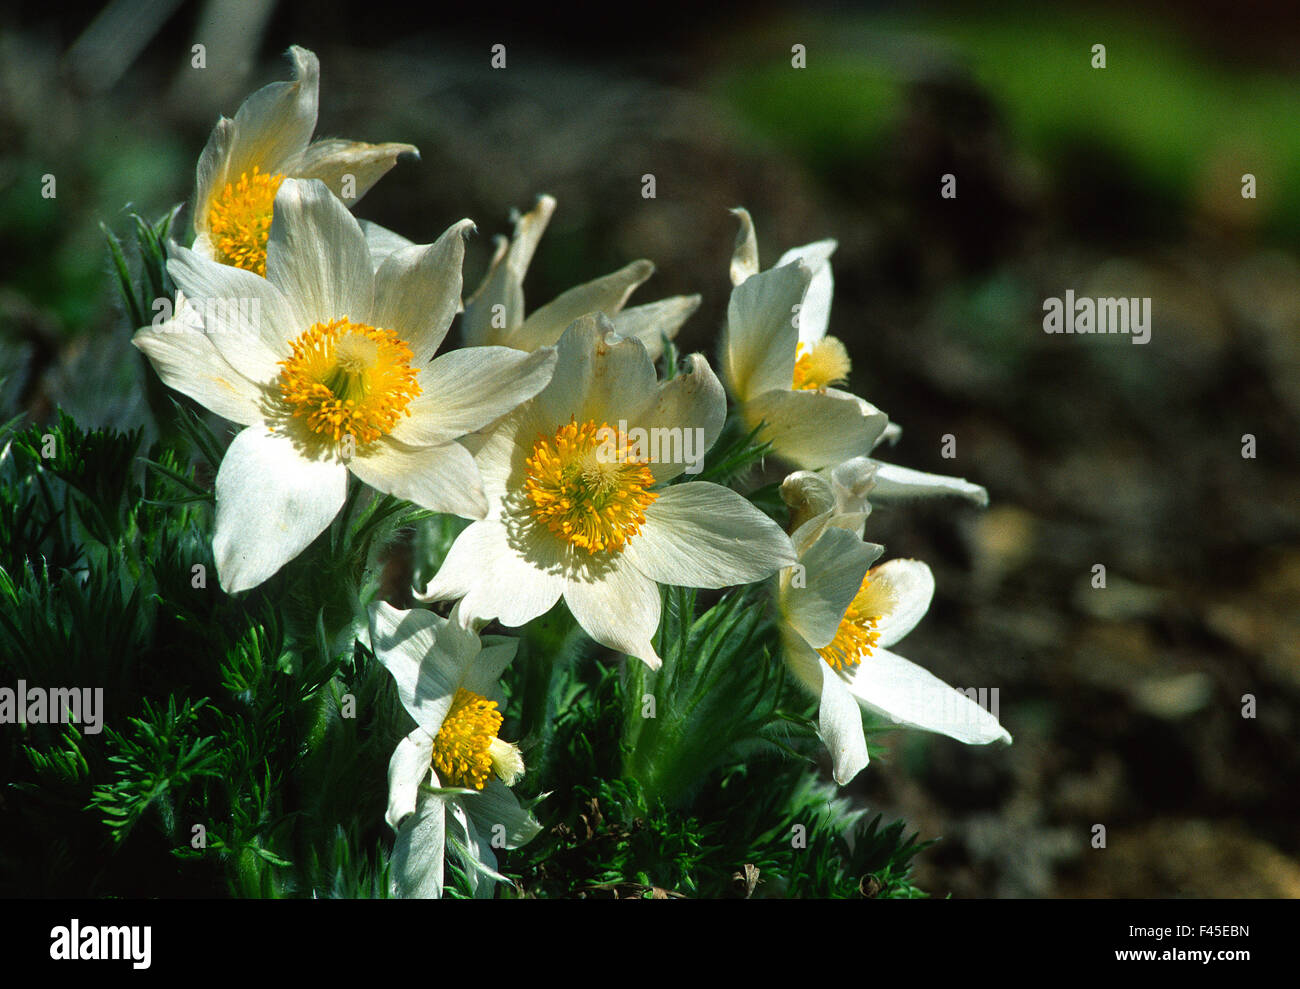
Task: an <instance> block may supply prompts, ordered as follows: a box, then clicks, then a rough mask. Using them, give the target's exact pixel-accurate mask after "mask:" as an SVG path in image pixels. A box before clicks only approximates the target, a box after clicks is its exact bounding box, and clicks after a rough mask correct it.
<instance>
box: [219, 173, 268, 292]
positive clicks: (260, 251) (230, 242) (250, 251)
mask: <svg viewBox="0 0 1300 989" xmlns="http://www.w3.org/2000/svg"><path fill="white" fill-rule="evenodd" d="M283 181H284V176H283V175H267V174H266V173H265V172H262V171H260V170H259V169H258V167H257V166H256V165H254V166H253V174H252V175H249V174H248V172H243V173H241V174H240V176H239V181H238V182H227V183H226V187H225V189H223V190H222V191H221V192H220V193H218V194H217V195H216V196H214V197H213V199H212V205H211V206H210V207H209V208H208V236H209V237H210V238H211V240H212V246H213V247H214V248H215V249H216V252H217V260H218V261H220V262H221V263H222V264H229V265H234V266H235V267H236V268H243V269H244V270H245V271H252V272H255V273H257V274H259V275H262V276H264V277H265V275H266V241H267V238H269V237H270V235H271V209H272V207H273V206H274V205H275V193H276V191H277V190H278V189H279V188H280V183H281V182H283Z"/></svg>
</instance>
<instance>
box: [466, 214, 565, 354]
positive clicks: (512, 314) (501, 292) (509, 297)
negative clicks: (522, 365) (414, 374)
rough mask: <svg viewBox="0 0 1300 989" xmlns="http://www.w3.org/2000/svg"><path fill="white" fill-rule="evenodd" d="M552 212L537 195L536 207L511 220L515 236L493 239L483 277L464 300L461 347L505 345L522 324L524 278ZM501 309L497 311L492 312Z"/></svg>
mask: <svg viewBox="0 0 1300 989" xmlns="http://www.w3.org/2000/svg"><path fill="white" fill-rule="evenodd" d="M554 212H555V200H554V199H552V198H551V197H550V196H538V197H537V205H536V206H534V207H533V208H532V209H531V210H530V211H529V212H527V213H525V214H523V215H522V216H518V217H516V219H515V235H514V237H513V238H512V239H511V240H509V241H506V240H505V239H504V238H498V239H497V249H496V253H495V255H494V256H493V258H492V264H491V266H490V267H489V268H488V273H487V276H486V277H485V278H484V279H483V281H482V282H481V283H480V284H479V287H478V288H477V289H475V290H474V294H473V295H472V296H470V297H469V298H468V299H466V300H465V318H464V319H463V320H461V329H462V331H463V332H464V334H465V345H466V346H468V347H479V346H483V345H485V344H504V345H509V337H510V334H512V333H513V332H514V331H515V330H516V329H517V328H518V327H519V326H521V325H523V322H524V275H525V274H527V272H528V265H529V264H530V263H531V262H532V260H533V253H534V252H535V251H536V250H537V242H538V241H539V240H541V238H542V234H543V233H544V232H545V230H546V225H547V224H548V223H550V222H551V214H552V213H554ZM497 306H501V307H502V308H501V309H500V310H497V311H494V310H496V307H497Z"/></svg>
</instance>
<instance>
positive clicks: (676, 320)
mask: <svg viewBox="0 0 1300 989" xmlns="http://www.w3.org/2000/svg"><path fill="white" fill-rule="evenodd" d="M699 308H700V296H698V295H674V296H672V297H671V298H668V299H660V300H659V301H658V302H647V303H646V304H645V305H641V306H631V307H630V308H627V309H623V310H621V311H619V312H618V313H617V314H616V315H613V316H610V321H611V322H612V323H613V324H614V332H615V333H617V334H618V335H619V336H622V337H636V338H637V339H638V340H640V341H641V342H642V343H643V344H645V349H646V352H647V353H648V354H649V355H650V359H651V360H652V361H657V360H659V358H660V357H662V356H663V352H664V339H665V338H667V339H669V340H672V339H673V338H674V337H676V336H677V331H678V330H680V329H681V328H682V324H683V323H685V322H686V321H687V320H688V319H690V317H691V314H692V313H694V312H695V310H697V309H699Z"/></svg>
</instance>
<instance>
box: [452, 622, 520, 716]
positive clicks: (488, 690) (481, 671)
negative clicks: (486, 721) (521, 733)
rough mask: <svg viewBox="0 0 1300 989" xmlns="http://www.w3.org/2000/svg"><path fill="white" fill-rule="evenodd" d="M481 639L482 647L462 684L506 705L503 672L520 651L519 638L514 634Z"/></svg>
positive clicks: (489, 636)
mask: <svg viewBox="0 0 1300 989" xmlns="http://www.w3.org/2000/svg"><path fill="white" fill-rule="evenodd" d="M479 641H480V642H481V644H482V648H481V649H480V650H479V653H478V655H477V656H476V657H474V661H473V662H472V663H470V665H469V668H468V669H467V670H466V671H465V677H464V679H463V680H461V684H460V685H461V686H462V687H464V688H465V689H466V690H472V691H474V693H476V694H482V695H483V696H484V697H486V698H488V700H496V701H497V702H498V703H499V704H500V705H501V706H502V707H505V703H504V698H502V697H501V674H502V673H504V672H505V668H506V667H507V666H509V665H510V663H511V661H513V660H514V658H515V653H516V652H518V651H519V640H518V639H517V638H515V637H514V636H506V635H485V636H483V637H482V638H481V639H480V640H479Z"/></svg>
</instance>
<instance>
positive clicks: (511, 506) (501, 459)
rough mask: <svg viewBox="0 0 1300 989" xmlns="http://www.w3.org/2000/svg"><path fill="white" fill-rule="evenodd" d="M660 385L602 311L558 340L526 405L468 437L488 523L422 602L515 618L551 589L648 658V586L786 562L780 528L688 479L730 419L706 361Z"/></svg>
mask: <svg viewBox="0 0 1300 989" xmlns="http://www.w3.org/2000/svg"><path fill="white" fill-rule="evenodd" d="M688 363H689V367H690V369H689V371H688V373H685V374H679V375H677V376H676V377H674V378H672V379H671V380H669V381H666V382H662V383H661V382H659V381H658V380H657V379H656V377H655V369H654V363H653V362H652V361H651V359H650V355H649V354H648V353H647V352H646V348H645V346H644V345H643V344H642V343H641V342H640V340H638V339H635V338H625V337H620V336H618V335H617V334H615V333H613V331H612V327H611V326H610V322H609V320H608V319H606V318H605V317H604V315H602V314H597V315H596V316H587V317H583V318H582V319H580V320H577V321H576V322H575V323H574V324H573V325H572V326H570V327H569V328H568V329H567V330H566V331H565V332H564V335H563V336H562V337H561V338H560V342H559V359H558V361H557V363H556V370H555V377H554V378H553V379H552V380H551V383H550V384H549V385H548V386H547V387H546V388H545V389H544V390H543V391H542V392H541V393H540V394H539V395H538V396H537V397H536V398H535V399H533V400H532V401H531V402H527V403H525V404H524V405H522V406H521V407H520V408H519V409H518V410H517V411H516V412H514V413H513V414H511V415H510V416H508V417H506V418H505V419H503V420H502V421H500V422H498V423H495V424H494V425H493V426H492V427H491V428H489V429H488V430H485V431H484V432H483V433H482V434H480V435H478V436H475V437H470V438H467V439H466V443H467V444H468V445H470V446H471V448H472V449H474V450H475V460H476V462H477V463H478V466H479V470H480V471H481V473H482V475H483V484H484V488H485V489H486V491H487V494H488V501H489V510H488V514H487V518H485V519H484V520H483V521H481V522H474V523H472V524H471V525H470V526H469V528H467V529H466V530H465V531H464V532H463V533H461V534H460V536H459V537H458V538H457V540H456V542H455V543H454V544H453V545H452V547H451V551H450V552H449V553H448V555H447V559H446V561H445V562H444V563H443V565H442V568H441V569H440V570H439V571H438V573H437V574H436V575H435V576H434V578H433V579H432V580H431V581H430V582H429V585H428V586H427V587H426V588H425V590H424V592H423V594H421V595H419V597H420V598H421V599H422V600H426V601H438V600H447V599H451V598H462V599H463V600H461V602H460V609H461V615H462V616H463V617H464V618H465V620H478V619H482V620H487V619H493V618H497V619H500V620H501V622H502V623H503V624H505V625H510V626H519V625H523V624H524V623H525V622H528V621H530V620H532V619H533V618H536V617H537V616H538V615H541V614H543V613H544V612H546V611H547V610H549V609H550V608H551V607H552V606H553V605H554V604H555V603H556V602H557V601H558V600H559V599H560V597H563V598H564V600H565V602H566V603H567V604H568V606H569V610H570V611H571V612H572V613H573V616H574V617H575V618H576V619H577V621H578V623H579V624H580V625H581V626H582V627H583V629H585V630H586V632H587V634H588V635H590V636H591V637H592V638H593V639H595V640H596V641H597V642H600V643H602V644H604V645H606V646H609V647H610V648H611V649H616V650H618V651H620V652H623V653H626V654H628V655H630V656H636V657H638V658H640V659H641V660H643V661H644V662H645V663H646V664H647V665H649V666H650V667H651V668H652V669H656V668H658V666H659V665H660V659H659V657H658V656H657V655H656V654H655V650H654V647H653V646H652V644H651V639H652V637H653V636H654V633H655V630H656V629H657V627H658V625H659V608H660V602H659V589H658V587H657V586H656V585H657V584H673V585H681V586H685V587H710V588H717V587H727V586H730V585H733V584H745V583H749V582H751V581H755V580H761V579H763V578H764V577H767V576H769V575H771V574H772V573H774V572H775V571H776V570H777V569H778V568H780V567H782V566H788V565H789V564H791V563H793V562H794V553H793V551H792V550H791V548H790V542H789V539H788V537H787V536H786V535H785V533H784V532H782V531H781V529H780V527H779V526H778V525H776V524H775V523H774V522H773V521H772V520H771V519H769V518H768V517H767V516H766V515H764V514H762V513H761V512H759V511H758V510H757V509H756V508H754V507H753V505H751V504H750V503H749V502H748V501H746V500H745V499H744V498H743V497H741V496H740V495H739V494H737V493H736V492H734V491H732V490H730V489H728V488H724V487H721V486H720V485H717V484H711V483H709V482H706V481H691V482H686V483H681V484H674V485H668V482H669V481H671V480H673V479H674V478H676V477H678V476H679V475H681V474H682V473H683V472H698V470H699V467H700V465H701V463H702V458H703V456H704V453H705V452H706V451H707V450H708V449H709V448H710V447H711V446H712V445H713V443H714V441H715V440H716V439H717V436H718V433H719V432H720V431H721V429H722V424H723V421H724V419H725V417H726V397H725V395H724V394H723V391H722V386H721V384H719V382H718V379H717V377H716V376H715V375H714V373H713V371H712V370H711V369H710V368H709V365H708V363H707V362H706V361H705V360H704V358H703V357H701V356H700V355H698V354H696V355H693V356H692V357H690V358H688Z"/></svg>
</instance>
